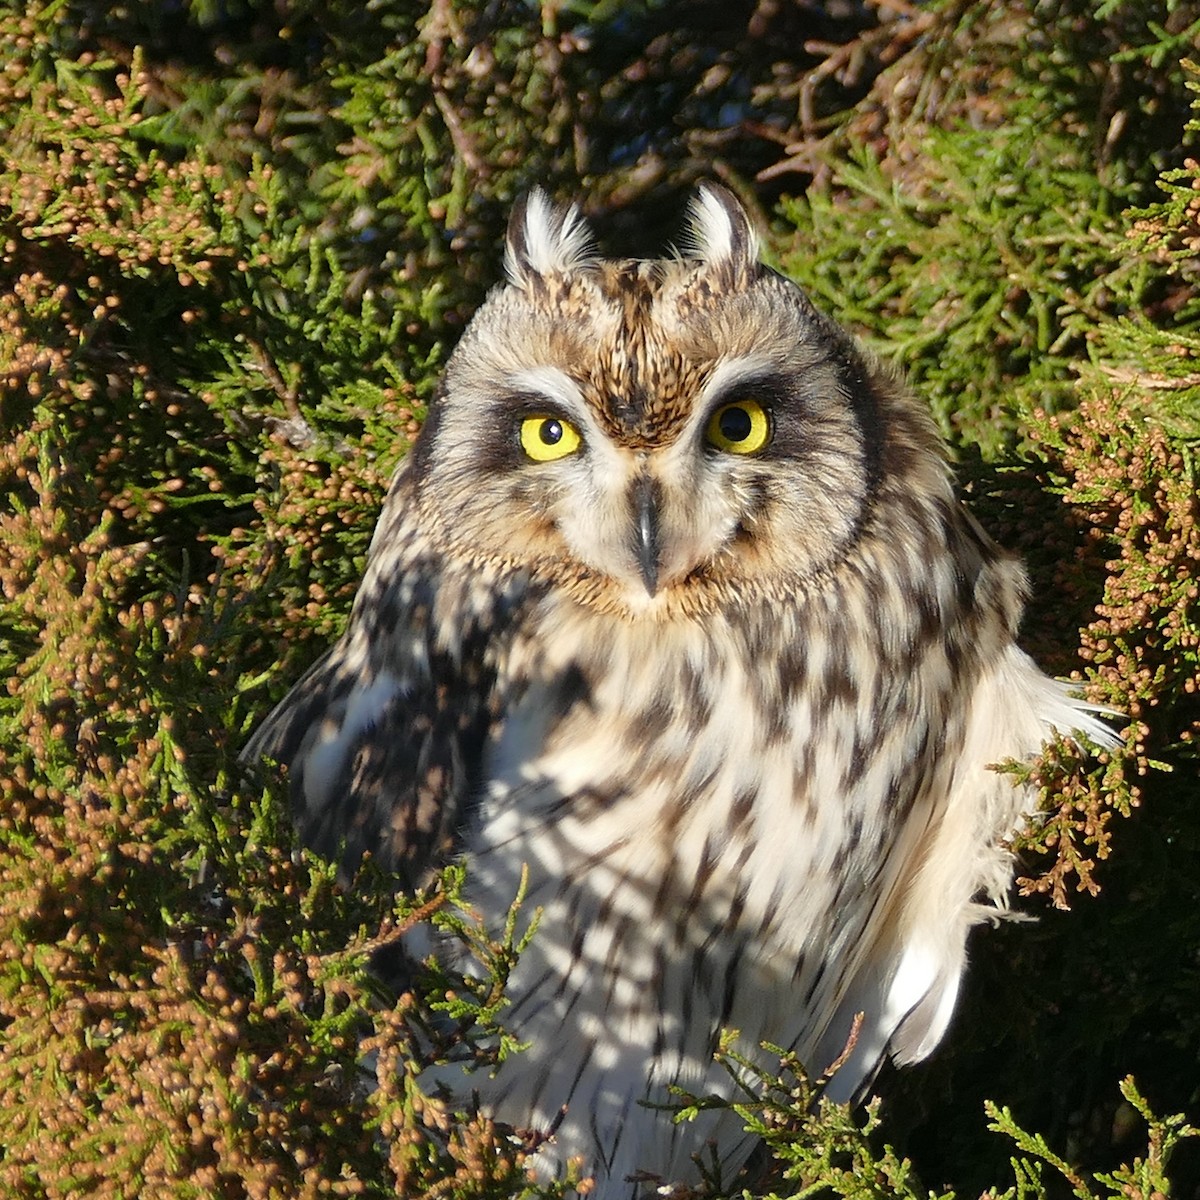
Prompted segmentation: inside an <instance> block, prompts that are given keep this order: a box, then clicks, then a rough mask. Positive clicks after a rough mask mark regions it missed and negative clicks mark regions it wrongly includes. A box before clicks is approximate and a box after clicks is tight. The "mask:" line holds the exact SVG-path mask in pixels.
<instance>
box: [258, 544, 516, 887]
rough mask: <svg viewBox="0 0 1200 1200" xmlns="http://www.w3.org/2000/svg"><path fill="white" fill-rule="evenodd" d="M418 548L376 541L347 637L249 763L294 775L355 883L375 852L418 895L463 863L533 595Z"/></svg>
mask: <svg viewBox="0 0 1200 1200" xmlns="http://www.w3.org/2000/svg"><path fill="white" fill-rule="evenodd" d="M381 528H382V526H381ZM393 533H394V534H395V536H393ZM411 540H412V539H411V538H406V537H405V535H404V534H403V532H402V531H400V530H395V529H393V530H392V531H389V536H388V537H380V536H378V535H377V537H376V541H375V544H374V545H373V548H372V558H371V562H370V564H369V565H368V568H367V573H366V576H365V578H364V580H363V585H362V588H361V589H360V592H359V595H358V598H357V600H356V602H355V607H354V611H353V613H352V615H351V619H350V624H349V626H348V628H347V630H346V633H345V634H344V635H343V637H342V638H341V640H340V641H339V642H338V643H337V644H336V645H335V646H333V648H332V649H331V650H329V652H328V653H327V654H325V656H324V657H323V658H321V659H320V660H319V661H318V662H316V663H315V664H314V665H313V666H312V667H311V668H310V669H309V670H308V672H307V673H306V674H305V675H304V676H303V677H302V678H301V679H300V681H299V682H298V683H297V684H296V685H295V686H294V687H293V688H292V690H291V692H289V693H288V695H287V696H286V697H285V698H284V699H283V701H282V702H281V703H280V704H279V705H278V706H277V707H276V708H275V709H274V710H273V711H272V712H271V713H270V714H269V716H268V717H267V718H266V720H265V721H264V722H263V724H262V725H261V726H260V727H259V729H258V730H257V731H256V732H255V734H254V736H253V737H252V739H251V740H250V742H249V743H248V745H247V746H246V748H245V750H244V751H243V755H242V757H243V759H244V760H245V761H249V762H257V761H258V760H260V759H263V758H268V759H273V760H274V761H275V762H277V763H279V764H281V765H283V766H284V767H286V768H287V772H288V782H289V790H290V795H291V804H292V812H293V816H294V819H295V822H296V826H297V830H298V832H299V834H300V837H301V839H302V840H303V842H304V843H305V844H306V845H309V846H311V847H312V848H313V849H315V850H317V851H318V852H319V853H321V854H322V855H324V856H326V857H328V858H336V859H338V860H339V862H340V864H341V868H342V873H343V875H344V876H348V875H349V874H350V873H352V872H353V870H354V869H355V867H356V866H357V864H358V862H359V861H360V859H361V858H362V856H363V855H364V854H365V853H368V852H369V853H370V854H371V855H372V856H373V857H374V859H375V861H376V862H377V863H378V864H379V865H380V866H381V867H382V868H383V869H385V870H387V871H391V872H394V873H396V874H397V875H398V876H399V877H400V879H401V881H402V884H403V885H404V886H406V887H409V888H411V887H414V886H418V885H420V884H421V883H423V882H425V881H426V880H427V878H428V876H429V874H430V872H431V871H432V870H433V869H434V868H436V867H437V866H438V865H440V864H441V863H442V862H444V861H445V860H446V859H447V858H448V857H449V856H450V855H451V854H452V853H453V851H454V849H455V846H456V843H457V840H458V837H459V835H460V833H461V830H462V827H463V824H464V822H465V821H466V820H468V819H469V815H470V814H469V808H470V805H471V803H472V802H473V800H474V798H475V797H476V796H477V795H478V793H479V789H480V781H481V775H482V771H483V755H484V748H485V746H486V744H487V742H488V740H489V737H490V735H491V733H492V732H493V730H494V727H495V725H496V723H497V721H498V719H499V718H498V712H499V704H498V701H497V698H496V696H495V690H496V678H497V667H496V653H497V651H496V647H497V645H498V644H499V642H500V641H501V640H502V638H501V636H500V634H501V628H502V627H503V626H504V625H505V624H506V623H508V622H509V621H510V619H511V616H512V613H513V611H514V608H515V606H516V605H517V604H519V601H520V591H521V589H520V587H519V586H517V585H514V586H510V587H509V588H507V589H505V588H504V587H498V586H491V584H490V583H489V581H488V580H487V579H481V578H480V575H479V572H474V573H468V572H466V571H465V570H464V571H462V572H455V571H454V570H453V569H452V568H448V567H447V564H446V562H445V560H444V559H440V558H435V557H433V556H429V555H425V556H415V555H413V554H410V553H408V552H407V545H406V543H408V542H410V541H411ZM459 575H461V578H458V576H459Z"/></svg>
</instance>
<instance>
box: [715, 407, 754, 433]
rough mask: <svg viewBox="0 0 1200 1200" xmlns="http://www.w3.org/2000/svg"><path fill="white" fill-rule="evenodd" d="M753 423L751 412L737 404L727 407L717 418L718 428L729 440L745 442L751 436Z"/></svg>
mask: <svg viewBox="0 0 1200 1200" xmlns="http://www.w3.org/2000/svg"><path fill="white" fill-rule="evenodd" d="M753 425H754V422H753V421H751V419H750V414H749V413H748V412H747V411H746V410H745V409H744V408H741V407H738V406H737V405H733V406H731V407H729V408H727V409H725V410H724V412H722V413H721V415H720V416H719V417H718V418H717V428H718V429H719V430H720V431H721V436H722V437H723V438H724V439H725V440H726V441H728V442H744V441H745V440H746V439H747V438H748V437H749V436H750V430H751V428H752V427H753Z"/></svg>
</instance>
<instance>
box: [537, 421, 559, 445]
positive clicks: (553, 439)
mask: <svg viewBox="0 0 1200 1200" xmlns="http://www.w3.org/2000/svg"><path fill="white" fill-rule="evenodd" d="M562 436H563V427H562V422H561V421H555V420H554V419H553V418H550V419H548V420H545V421H543V422H542V441H543V442H545V443H546V445H547V446H556V445H557V444H558V443H559V442H561V441H562Z"/></svg>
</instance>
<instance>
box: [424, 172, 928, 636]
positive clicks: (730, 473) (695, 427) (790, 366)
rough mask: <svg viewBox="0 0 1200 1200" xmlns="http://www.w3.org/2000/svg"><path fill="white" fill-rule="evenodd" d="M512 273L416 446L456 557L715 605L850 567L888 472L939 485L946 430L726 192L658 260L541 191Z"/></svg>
mask: <svg viewBox="0 0 1200 1200" xmlns="http://www.w3.org/2000/svg"><path fill="white" fill-rule="evenodd" d="M505 266H506V271H507V281H506V282H505V283H504V284H503V285H501V286H500V287H498V288H496V289H495V290H494V291H493V292H492V293H491V294H490V295H489V297H488V298H487V300H486V301H485V303H484V304H483V306H482V307H481V308H480V309H479V311H478V313H477V314H476V316H475V317H474V319H473V320H472V322H471V324H470V326H469V327H468V329H467V331H466V333H465V334H464V336H463V338H462V340H461V341H460V343H459V345H458V347H457V349H456V350H455V352H454V354H453V355H452V357H451V359H450V361H449V363H448V365H447V370H446V373H445V377H444V380H443V384H442V386H441V388H440V390H439V393H438V395H437V396H436V397H435V399H434V401H433V403H432V405H431V409H430V413H429V418H428V421H427V423H426V425H425V428H424V430H423V432H422V435H421V438H420V440H419V443H418V446H417V447H416V449H415V450H414V454H413V459H414V463H413V466H414V468H415V470H416V474H417V476H418V480H419V482H418V484H417V488H418V492H419V496H420V503H421V504H422V506H423V507H424V509H425V512H426V513H427V514H428V515H429V516H430V518H431V519H436V520H437V522H438V524H439V525H440V526H441V528H442V530H443V533H444V536H445V538H446V539H447V541H448V543H449V544H450V545H451V546H452V547H453V549H454V551H455V553H458V554H461V555H464V556H466V557H467V558H469V559H472V560H474V561H478V562H483V561H486V562H488V563H490V564H493V565H500V566H502V567H504V568H511V569H513V570H520V571H525V572H529V573H530V574H532V575H534V576H538V575H542V576H550V577H552V578H553V580H554V582H556V583H557V584H558V585H559V586H564V585H565V586H567V587H569V588H571V589H572V591H573V593H574V594H575V595H576V596H577V597H578V598H579V599H580V600H581V601H582V602H584V603H587V604H590V605H595V606H599V607H601V608H603V609H605V610H606V611H616V612H619V613H622V614H625V615H628V616H630V617H645V616H647V615H649V616H655V615H664V616H666V615H670V614H673V613H678V612H681V611H684V612H691V611H698V610H704V611H706V610H709V609H711V607H712V606H714V605H717V604H720V603H721V602H722V601H723V600H725V599H728V598H729V597H730V596H737V597H738V598H739V600H744V599H745V598H746V597H747V596H750V595H753V594H754V593H755V592H756V591H765V590H772V591H774V592H778V591H779V590H780V589H796V588H802V587H804V586H807V585H809V584H811V582H812V581H813V580H814V579H816V578H818V577H819V576H820V575H821V574H822V572H825V571H828V570H830V569H831V568H833V567H834V566H835V565H836V564H837V563H838V562H839V560H841V559H842V558H843V557H844V556H845V555H846V554H847V553H848V552H849V550H850V548H851V547H852V546H853V544H854V542H855V539H856V538H857V537H858V535H859V532H860V530H861V529H862V527H863V525H864V522H865V521H867V519H868V518H869V515H870V512H871V510H872V507H873V506H874V505H876V504H878V503H880V502H881V496H880V482H881V480H883V479H885V478H890V477H893V476H895V475H896V474H897V473H903V474H905V475H911V476H912V479H911V481H910V482H911V486H912V487H918V488H919V487H921V486H931V487H938V486H941V485H940V483H939V481H941V480H943V479H944V470H943V467H942V464H941V455H940V452H939V450H938V448H937V439H936V437H935V435H934V433H933V431H932V428H931V425H930V422H929V420H928V417H927V416H926V415H925V414H924V413H923V412H922V411H921V410H920V408H919V407H918V406H917V405H915V404H914V403H913V402H912V401H911V400H909V399H908V398H907V397H906V396H905V395H904V394H903V393H902V392H901V391H900V389H898V388H897V387H896V386H895V384H894V382H893V381H892V380H891V379H890V377H889V376H888V375H887V374H886V373H885V372H883V371H881V370H880V369H879V367H878V366H877V365H875V364H874V363H873V362H871V361H870V360H869V359H868V358H867V357H866V356H864V354H863V353H862V352H861V351H860V350H859V349H857V348H856V347H855V345H854V344H853V342H852V341H851V339H850V338H849V337H848V335H846V334H845V333H844V332H843V331H842V330H841V329H840V328H839V327H838V326H837V325H836V324H834V323H833V322H832V321H831V320H829V319H828V318H826V317H825V316H823V315H822V314H821V313H819V312H818V311H817V310H816V309H815V308H814V307H813V305H812V304H811V303H810V301H809V300H808V298H807V297H806V296H805V295H804V293H803V292H802V291H801V290H800V289H799V288H798V287H796V286H795V285H794V284H792V283H790V282H789V281H788V280H786V279H784V278H783V277H782V276H780V275H779V274H777V273H776V272H774V271H772V270H770V269H769V268H767V267H765V266H763V265H762V264H760V263H759V261H758V240H757V237H756V235H755V232H754V229H753V226H752V224H751V222H750V219H749V218H748V216H747V214H746V212H745V210H744V209H743V208H742V207H741V205H740V204H739V203H738V201H737V200H736V199H735V198H734V196H733V195H732V194H731V193H730V192H728V191H726V190H725V189H724V188H721V187H718V186H714V185H711V184H707V185H704V186H703V187H701V188H700V190H699V192H698V194H697V195H696V197H695V198H694V199H693V201H692V202H691V205H690V208H689V211H688V214H687V225H686V233H685V237H684V238H683V239H682V248H681V249H680V250H679V251H677V252H675V253H673V254H671V255H670V256H668V257H664V258H661V259H656V260H651V261H632V260H610V259H604V258H601V257H599V256H598V255H597V254H596V253H595V252H594V250H593V248H592V242H591V235H590V231H589V230H588V228H587V226H586V225H585V223H584V222H583V221H582V219H581V218H580V216H579V214H578V212H577V210H576V209H575V208H559V207H555V206H554V205H553V204H552V203H551V202H550V201H549V200H548V199H547V197H546V196H545V194H544V193H542V192H540V191H535V192H533V193H532V194H531V195H530V196H528V197H527V198H526V199H525V200H524V201H522V202H520V203H519V204H518V205H517V207H516V209H515V211H514V212H513V214H512V219H511V222H510V225H509V230H508V239H507V246H506V250H505ZM922 476H927V477H928V478H927V479H926V480H925V483H924V484H922V482H921V477H922Z"/></svg>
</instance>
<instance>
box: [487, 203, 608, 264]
mask: <svg viewBox="0 0 1200 1200" xmlns="http://www.w3.org/2000/svg"><path fill="white" fill-rule="evenodd" d="M593 257H594V254H593V250H592V232H591V230H590V229H589V228H588V225H587V222H586V221H584V219H583V217H581V216H580V214H579V208H578V206H576V205H574V204H572V205H571V206H570V207H569V208H567V207H562V206H559V205H556V204H554V203H553V202H552V201H551V200H550V197H549V196H547V195H546V193H545V192H544V191H543V190H542V189H541V188H534V189H533V191H531V192H530V193H529V194H528V195H526V196H522V197H521V198H520V199H519V200H518V201H517V203H516V204H515V205H514V206H513V211H512V216H511V217H510V218H509V221H508V242H507V245H506V246H505V249H504V269H505V271H506V272H507V274H508V278H509V282H511V283H512V284H514V285H515V286H517V287H524V286H525V285H526V284H527V283H528V282H530V280H532V279H538V278H542V277H544V276H546V275H561V274H564V273H565V272H567V271H573V270H576V269H578V268H579V267H583V266H586V265H587V264H588V263H589V262H591V261H592V259H593Z"/></svg>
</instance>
